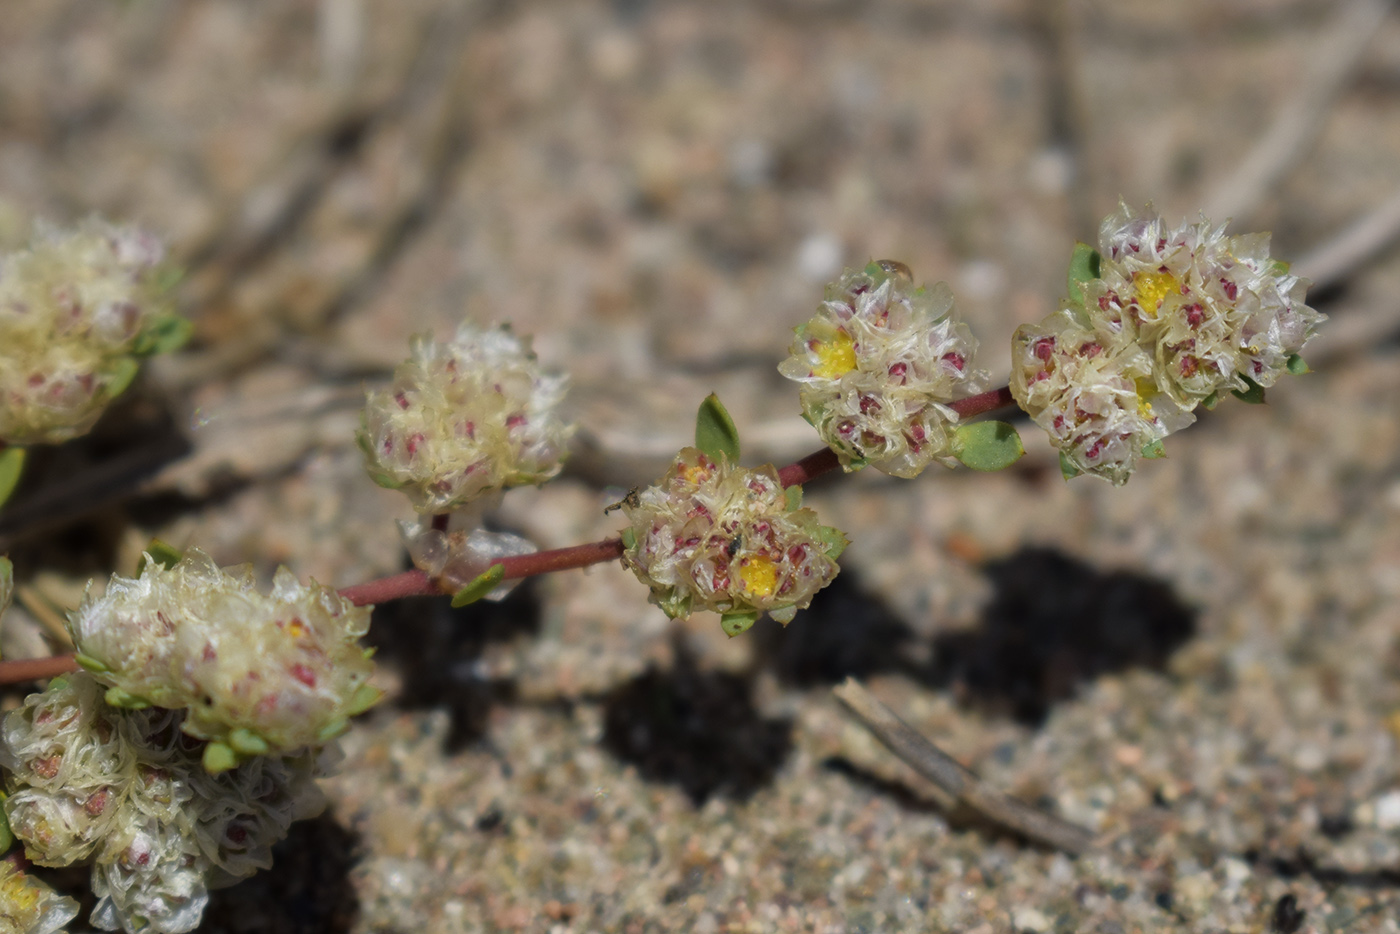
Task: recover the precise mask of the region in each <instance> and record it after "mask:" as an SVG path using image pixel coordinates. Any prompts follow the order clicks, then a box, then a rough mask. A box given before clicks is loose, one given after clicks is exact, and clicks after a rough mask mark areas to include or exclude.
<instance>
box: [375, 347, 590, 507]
mask: <svg viewBox="0 0 1400 934" xmlns="http://www.w3.org/2000/svg"><path fill="white" fill-rule="evenodd" d="M567 383H568V380H567V378H566V377H563V376H552V375H548V374H546V373H544V372H543V371H542V370H541V369H540V366H539V363H538V361H537V360H536V359H535V355H534V354H533V353H532V352H531V351H530V341H529V339H528V338H521V337H517V336H516V335H515V334H513V333H511V331H510V329H509V328H508V327H500V328H493V329H490V330H482V329H479V328H477V327H475V326H474V325H472V324H471V323H469V322H464V323H463V324H462V325H461V327H459V328H458V329H457V335H456V337H455V338H454V339H453V340H452V341H451V342H450V343H446V344H439V343H437V342H435V341H433V340H432V339H431V338H428V337H417V338H415V339H414V341H413V344H412V353H411V356H410V357H409V359H408V360H407V361H406V362H405V363H403V364H402V365H401V366H399V368H398V369H397V370H395V371H394V382H393V385H392V387H391V388H390V389H388V390H384V391H380V392H371V393H370V394H369V398H368V400H367V401H366V403H365V412H364V428H363V430H362V431H361V432H360V435H359V441H360V447H361V448H362V449H363V450H364V452H365V459H366V467H367V469H368V470H369V473H370V476H371V477H373V478H374V480H375V482H376V483H379V484H380V485H381V486H387V487H391V488H394V489H399V490H402V491H403V492H404V493H405V494H407V496H408V498H409V499H410V500H412V501H413V506H414V508H415V509H417V510H418V511H419V512H420V513H445V512H450V511H452V510H454V509H459V508H461V507H463V506H465V505H467V504H468V503H470V502H471V501H472V500H475V499H477V498H479V497H482V496H485V495H487V494H490V493H493V492H497V491H500V490H503V489H505V488H507V487H513V486H523V485H527V484H532V483H543V482H544V481H545V480H548V479H549V478H551V477H553V476H554V475H555V474H557V473H558V472H559V469H560V467H561V466H562V465H563V459H564V456H565V454H566V453H567V449H568V441H569V437H570V435H571V434H572V433H573V427H572V426H571V425H568V424H566V423H565V422H564V421H563V420H562V419H561V418H560V417H559V415H558V414H557V413H556V412H555V408H556V407H557V406H558V404H559V402H560V401H561V400H562V399H563V398H564V392H565V388H566V386H567Z"/></svg>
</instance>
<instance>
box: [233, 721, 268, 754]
mask: <svg viewBox="0 0 1400 934" xmlns="http://www.w3.org/2000/svg"><path fill="white" fill-rule="evenodd" d="M228 744H229V746H230V747H231V748H232V749H233V751H234V752H236V753H238V754H239V755H240V756H263V755H267V751H268V750H269V749H271V748H272V747H271V746H269V745H268V744H267V740H265V739H263V738H262V737H261V736H259V735H258V734H257V733H255V732H254V731H252V730H250V729H248V728H247V727H242V726H241V727H239V728H238V729H236V730H232V731H230V732H229V734H228Z"/></svg>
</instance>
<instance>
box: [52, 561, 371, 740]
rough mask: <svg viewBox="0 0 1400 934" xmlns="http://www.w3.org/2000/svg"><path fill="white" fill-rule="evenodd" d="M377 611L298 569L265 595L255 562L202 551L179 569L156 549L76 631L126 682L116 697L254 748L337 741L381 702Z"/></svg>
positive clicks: (111, 673) (98, 668)
mask: <svg viewBox="0 0 1400 934" xmlns="http://www.w3.org/2000/svg"><path fill="white" fill-rule="evenodd" d="M370 610H371V608H370V607H357V606H354V605H353V604H352V603H350V601H348V600H346V599H344V598H343V597H341V596H340V595H338V594H337V593H336V592H335V591H333V590H331V589H330V588H328V587H322V586H321V585H319V584H316V583H314V582H313V583H312V584H310V585H309V586H306V585H303V584H301V583H300V582H299V581H298V580H297V579H296V577H295V575H293V574H292V573H291V572H290V571H288V570H287V569H286V568H279V569H278V571H277V574H276V576H275V577H274V579H273V585H272V592H271V593H270V594H269V595H267V596H264V595H262V594H261V593H259V592H258V590H257V588H256V585H255V582H254V580H253V571H252V568H251V567H249V566H247V565H244V566H242V567H236V568H229V569H226V570H221V569H220V568H219V567H218V566H217V565H215V564H214V562H213V560H212V559H210V558H209V556H208V555H206V554H204V553H203V552H200V551H198V550H191V551H190V552H189V553H188V554H187V555H186V556H185V557H184V559H183V560H181V561H180V562H179V563H178V564H176V565H175V566H174V567H172V568H170V569H166V568H163V567H161V566H160V565H159V564H158V563H157V562H155V561H153V560H150V559H149V558H148V559H147V561H146V565H145V568H144V569H143V570H142V572H141V575H140V577H137V578H124V577H119V576H115V575H114V576H113V577H112V580H111V582H110V583H109V584H108V585H107V590H106V593H104V594H103V595H102V596H101V597H92V596H89V597H87V598H86V599H85V600H84V601H83V604H82V606H81V607H79V608H78V610H77V611H75V612H74V613H73V614H72V615H71V617H70V619H69V622H68V630H69V632H70V633H71V634H72V636H73V642H74V645H75V646H76V647H77V650H78V653H79V657H78V661H79V662H80V663H81V664H83V665H84V666H85V667H86V668H87V669H88V670H90V671H92V672H93V674H94V675H95V677H96V678H97V680H99V681H101V682H102V683H103V684H106V685H109V686H110V687H111V688H114V689H115V691H112V692H109V693H108V700H109V702H113V703H122V704H127V705H135V706H139V705H141V704H153V705H155V706H157V707H169V708H187V709H188V710H189V716H188V718H187V719H186V720H185V721H184V722H183V724H182V726H181V728H182V729H183V730H184V731H185V732H186V733H189V734H191V735H193V736H197V737H200V738H201V739H210V740H217V741H219V742H221V743H224V744H226V745H227V746H228V747H230V748H231V749H232V750H233V751H234V752H236V753H238V754H240V755H253V754H259V753H262V752H266V751H269V750H294V749H297V748H299V747H302V746H313V745H317V744H319V743H322V742H325V741H326V740H327V739H329V738H331V737H333V736H335V735H337V734H338V733H340V732H341V731H343V730H344V729H345V726H346V723H347V720H348V718H349V717H350V716H353V715H354V714H356V713H359V712H361V711H363V710H364V709H365V708H366V707H368V706H369V705H370V704H372V703H373V702H374V701H375V700H377V699H378V696H379V694H378V692H377V691H376V690H375V689H374V688H371V687H369V685H368V680H369V676H370V673H371V672H372V671H373V668H374V666H373V663H372V662H371V661H370V660H369V657H368V653H367V652H366V651H365V650H364V649H363V648H362V647H361V646H360V644H359V638H360V636H362V635H364V634H365V632H366V631H368V628H369V616H370ZM211 767H215V766H213V764H212V762H211Z"/></svg>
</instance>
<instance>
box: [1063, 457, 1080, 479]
mask: <svg viewBox="0 0 1400 934" xmlns="http://www.w3.org/2000/svg"><path fill="white" fill-rule="evenodd" d="M1083 472H1084V471H1082V470H1080V469H1079V468H1078V467H1076V466H1074V461H1072V460H1070V459H1069V455H1068V454H1066V453H1065V452H1064V451H1061V452H1060V476H1062V477H1064V478H1065V479H1066V480H1073V479H1074V478H1075V477H1077V476H1079V475H1080V474H1082V473H1083Z"/></svg>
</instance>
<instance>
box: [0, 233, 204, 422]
mask: <svg viewBox="0 0 1400 934" xmlns="http://www.w3.org/2000/svg"><path fill="white" fill-rule="evenodd" d="M163 256H164V250H163V248H162V247H161V245H160V243H159V242H158V241H157V240H156V239H155V238H153V237H151V236H150V235H148V234H145V233H142V232H141V231H138V230H135V229H132V228H129V227H114V226H112V225H110V224H106V223H104V222H102V221H99V220H95V219H94V220H89V221H87V222H86V223H84V224H82V225H81V226H79V227H78V229H77V230H75V231H71V232H61V231H56V230H44V231H41V232H40V234H39V236H38V237H36V238H35V240H34V242H33V243H32V244H31V245H30V247H29V248H28V249H26V250H22V251H20V252H18V253H12V254H10V255H8V256H5V257H3V258H0V441H7V442H9V443H11V444H45V443H55V442H59V441H66V440H67V439H69V438H73V437H76V436H78V435H81V434H83V433H85V432H86V431H87V430H88V429H90V428H91V427H92V425H93V423H94V422H96V421H97V418H98V416H99V415H101V414H102V410H103V409H104V408H105V407H106V406H107V404H108V403H109V402H111V401H112V399H113V398H115V397H116V396H117V395H119V394H120V393H121V392H122V390H124V389H125V388H126V387H127V385H128V384H129V383H130V382H131V379H132V377H134V376H135V375H136V370H137V367H138V363H137V359H138V358H139V357H142V356H146V355H148V354H151V353H157V352H161V351H164V350H169V349H173V348H174V347H175V346H178V345H179V344H180V343H181V342H182V341H183V340H184V337H185V336H186V333H187V324H186V322H184V321H183V319H179V318H176V317H174V316H172V315H170V314H169V310H168V308H167V307H166V305H165V303H164V302H163V300H162V299H161V293H162V292H163V291H164V290H163V289H162V288H161V286H160V279H161V272H160V263H161V260H162V259H163Z"/></svg>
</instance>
